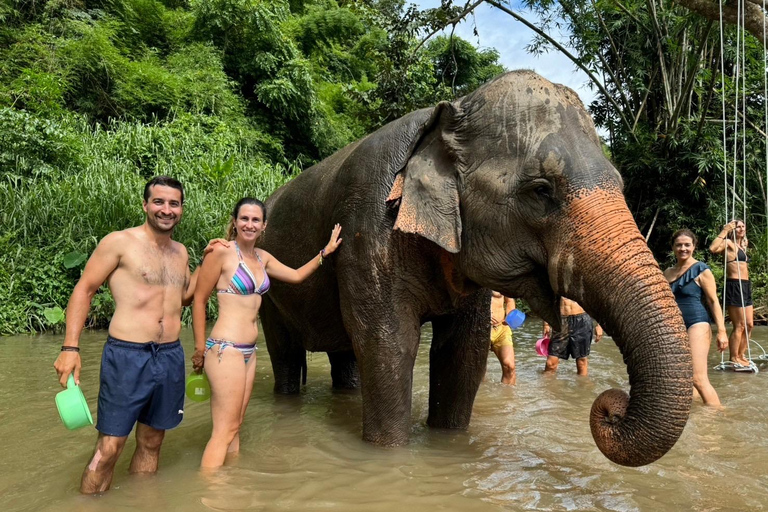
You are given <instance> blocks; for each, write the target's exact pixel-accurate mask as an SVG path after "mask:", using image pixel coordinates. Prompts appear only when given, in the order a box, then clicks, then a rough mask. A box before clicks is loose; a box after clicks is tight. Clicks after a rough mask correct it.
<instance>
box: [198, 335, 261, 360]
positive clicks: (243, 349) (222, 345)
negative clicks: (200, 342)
mask: <svg viewBox="0 0 768 512" xmlns="http://www.w3.org/2000/svg"><path fill="white" fill-rule="evenodd" d="M214 345H219V362H221V354H223V353H224V350H225V349H227V348H229V347H232V348H234V349H237V350H239V351H240V353H241V354H243V359H244V360H245V363H246V364H248V360H249V359H250V358H251V356H252V355H253V352H254V351H255V350H256V345H255V344H253V345H246V344H240V343H232V342H231V341H227V340H221V339H216V338H208V339H207V340H206V341H205V354H203V357H205V355H207V354H208V351H209V350H211V349H212V348H213V346H214Z"/></svg>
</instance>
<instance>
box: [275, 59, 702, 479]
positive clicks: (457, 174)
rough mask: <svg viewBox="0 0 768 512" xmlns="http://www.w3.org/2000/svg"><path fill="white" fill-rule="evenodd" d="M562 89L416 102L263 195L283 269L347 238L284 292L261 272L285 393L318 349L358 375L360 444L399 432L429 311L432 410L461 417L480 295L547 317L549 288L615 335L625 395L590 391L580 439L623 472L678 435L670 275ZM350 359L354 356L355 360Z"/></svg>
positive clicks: (335, 369) (681, 373) (482, 358)
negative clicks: (336, 230) (426, 105)
mask: <svg viewBox="0 0 768 512" xmlns="http://www.w3.org/2000/svg"><path fill="white" fill-rule="evenodd" d="M621 189H622V181H621V177H620V176H619V174H618V172H617V171H616V170H615V169H614V168H613V167H612V166H611V164H610V163H609V162H608V161H607V160H606V159H605V157H604V156H603V153H602V151H601V148H600V144H599V140H598V138H597V134H596V133H595V129H594V126H593V124H592V121H591V119H590V118H589V116H588V114H587V113H586V111H585V110H584V108H583V106H582V105H581V102H580V101H579V100H578V98H577V96H576V94H575V93H574V92H573V91H571V90H570V89H568V88H566V87H563V86H560V85H554V84H552V83H550V82H548V81H546V80H544V79H543V78H541V77H540V76H538V75H536V74H534V73H532V72H528V71H517V72H512V73H507V74H505V75H503V76H501V77H499V78H497V79H496V80H494V81H492V82H490V83H488V84H486V85H485V86H483V87H481V88H480V89H478V90H477V91H476V92H474V93H472V94H471V95H469V96H466V97H464V98H462V99H459V100H457V101H455V102H453V103H441V104H440V105H438V106H437V107H435V108H430V109H424V110H419V111H417V112H413V113H411V114H409V115H407V116H405V117H403V118H401V119H399V120H397V121H394V122H392V123H390V124H388V125H387V126H385V127H383V128H381V129H380V130H378V131H377V132H375V133H373V134H371V135H369V136H368V137H366V138H364V139H362V140H360V141H358V142H355V143H353V144H350V145H349V146H347V147H345V148H344V149H342V150H340V151H338V152H337V153H336V154H334V155H333V156H331V157H329V158H327V159H326V160H324V161H323V162H321V163H319V164H318V165H316V166H314V167H312V168H311V169H308V170H307V171H305V172H304V173H302V174H301V175H300V176H298V177H297V178H296V179H294V180H293V181H292V182H290V183H288V184H287V185H285V186H284V187H282V188H281V189H279V190H278V191H277V192H275V194H274V195H273V196H272V197H270V198H269V201H268V204H267V206H268V223H269V224H268V225H269V232H268V233H267V234H266V235H265V238H264V242H263V247H264V248H265V249H266V250H268V251H270V252H272V254H274V255H275V256H277V258H279V259H280V260H282V261H283V262H285V263H287V264H288V265H293V266H298V265H301V264H303V263H304V262H306V261H307V259H308V258H310V257H311V256H312V255H313V254H317V253H318V251H319V250H320V249H321V248H322V247H323V244H325V242H326V241H327V239H328V236H329V234H330V232H331V229H332V227H333V225H334V223H337V222H338V223H341V225H342V226H343V232H342V237H343V239H344V242H343V244H342V246H341V248H340V250H339V251H338V253H337V254H335V255H333V256H332V257H331V258H330V259H329V260H327V262H326V263H325V264H324V265H323V266H322V268H320V269H319V270H318V272H317V273H316V274H315V275H313V276H312V277H311V278H310V279H308V280H307V281H306V282H305V283H304V284H302V285H299V286H293V285H284V284H281V283H277V282H276V283H274V284H273V288H272V291H271V292H270V294H269V295H268V297H267V300H265V303H264V306H263V310H262V311H263V317H262V319H263V325H264V330H265V335H266V338H267V346H268V348H269V352H270V355H271V357H272V365H273V368H274V372H275V379H276V383H275V390H276V391H277V392H281V393H296V392H298V390H299V386H300V378H301V372H302V368H303V367H304V364H305V352H304V350H305V349H307V350H311V351H325V352H328V353H329V358H330V360H331V365H332V373H333V380H334V386H335V387H354V386H356V385H357V383H358V380H357V379H358V377H357V375H358V373H357V365H359V377H360V379H361V381H362V398H363V437H364V439H366V440H368V441H371V442H373V443H377V444H382V445H397V444H402V443H405V442H407V440H408V434H409V431H410V429H411V419H410V412H411V384H412V373H413V364H414V359H415V357H416V351H417V348H418V344H419V329H420V326H421V325H422V324H423V323H425V322H429V321H431V322H432V328H433V336H434V337H433V340H432V345H431V348H430V390H429V419H428V423H429V425H430V426H433V427H444V428H465V427H467V425H468V424H469V419H470V414H471V411H472V404H473V401H474V398H475V394H476V392H477V389H478V386H479V384H480V381H481V379H482V377H483V373H484V371H485V364H486V358H487V355H488V345H489V336H490V325H489V307H490V292H489V291H488V289H495V290H499V291H500V292H502V293H503V294H505V295H508V296H512V297H523V298H525V299H526V300H527V301H528V302H529V304H530V305H531V306H532V308H533V309H534V310H535V311H536V312H537V313H539V314H541V315H542V316H543V317H544V318H545V319H547V320H548V321H549V322H550V323H554V322H559V318H558V315H559V313H558V308H557V307H556V306H557V303H558V298H559V296H560V295H563V296H566V297H569V298H571V299H574V300H576V301H578V302H579V303H580V304H582V305H583V306H584V308H585V309H586V310H587V311H588V312H589V314H590V315H592V316H593V317H595V318H596V319H597V320H598V321H599V322H600V323H601V324H602V325H603V326H604V327H605V329H606V330H607V332H609V333H611V334H612V335H613V339H614V340H615V341H616V344H617V345H618V347H619V348H620V349H621V352H622V354H623V356H624V361H625V362H626V364H627V370H628V373H629V379H630V385H631V395H630V396H631V398H629V397H628V396H627V395H626V394H625V393H624V392H621V391H616V390H612V391H610V392H606V393H604V394H603V395H601V396H600V397H598V399H597V400H596V401H595V404H594V406H593V408H592V414H591V426H592V433H593V436H594V438H595V441H596V443H597V445H598V446H599V448H600V450H602V452H603V453H604V454H605V455H606V456H607V457H608V458H610V459H611V460H613V461H615V462H617V463H619V464H624V465H629V466H638V465H643V464H648V463H650V462H652V461H654V460H656V459H658V458H659V457H661V456H662V455H664V454H665V453H666V452H667V451H668V450H669V449H670V448H671V447H672V445H674V443H675V441H676V440H677V439H678V437H679V436H680V434H681V432H682V430H683V427H684V426H685V422H686V420H687V418H688V413H689V409H690V404H691V393H692V391H691V390H692V385H691V382H692V381H691V378H692V370H691V360H690V354H689V351H688V341H687V337H686V333H685V329H684V326H683V322H682V318H681V316H680V314H679V312H678V309H677V307H676V305H675V302H674V299H673V296H672V294H671V292H670V289H669V285H668V284H667V283H666V281H665V280H664V278H663V276H662V274H661V271H660V270H659V267H658V265H657V264H656V262H655V260H654V259H653V256H652V255H651V253H650V251H649V250H648V248H647V246H646V244H645V242H644V240H643V237H642V236H641V234H640V232H639V231H638V229H637V227H636V225H635V223H634V221H633V219H632V216H631V215H630V212H629V211H628V209H627V206H626V204H625V201H624V198H623V196H622V192H621ZM355 359H356V360H355Z"/></svg>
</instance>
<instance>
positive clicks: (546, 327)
mask: <svg viewBox="0 0 768 512" xmlns="http://www.w3.org/2000/svg"><path fill="white" fill-rule="evenodd" d="M541 332H542V335H543V337H544V338H549V337H550V335H551V334H552V327H550V326H549V324H548V323H547V322H544V325H543V326H542V328H541Z"/></svg>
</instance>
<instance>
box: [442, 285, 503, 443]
mask: <svg viewBox="0 0 768 512" xmlns="http://www.w3.org/2000/svg"><path fill="white" fill-rule="evenodd" d="M490 336H491V294H490V291H489V290H480V291H478V292H476V293H474V294H472V295H470V296H469V297H467V298H466V299H465V300H463V301H462V302H461V303H460V305H459V310H458V312H457V313H455V314H452V315H445V316H442V317H438V318H436V319H434V320H433V321H432V348H431V349H430V351H429V417H428V419H427V424H428V425H429V426H430V427H438V428H467V426H468V425H469V418H470V416H471V414H472V405H473V404H474V402H475V395H476V394H477V389H478V388H479V387H480V382H481V381H482V380H483V375H485V365H486V363H487V361H488V349H489V346H490Z"/></svg>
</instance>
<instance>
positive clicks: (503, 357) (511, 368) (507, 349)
mask: <svg viewBox="0 0 768 512" xmlns="http://www.w3.org/2000/svg"><path fill="white" fill-rule="evenodd" d="M493 353H494V354H496V357H498V358H499V363H501V382H502V383H503V384H509V385H512V386H514V385H515V383H516V382H517V374H516V373H515V348H514V347H513V346H512V345H505V346H501V347H493Z"/></svg>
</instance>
